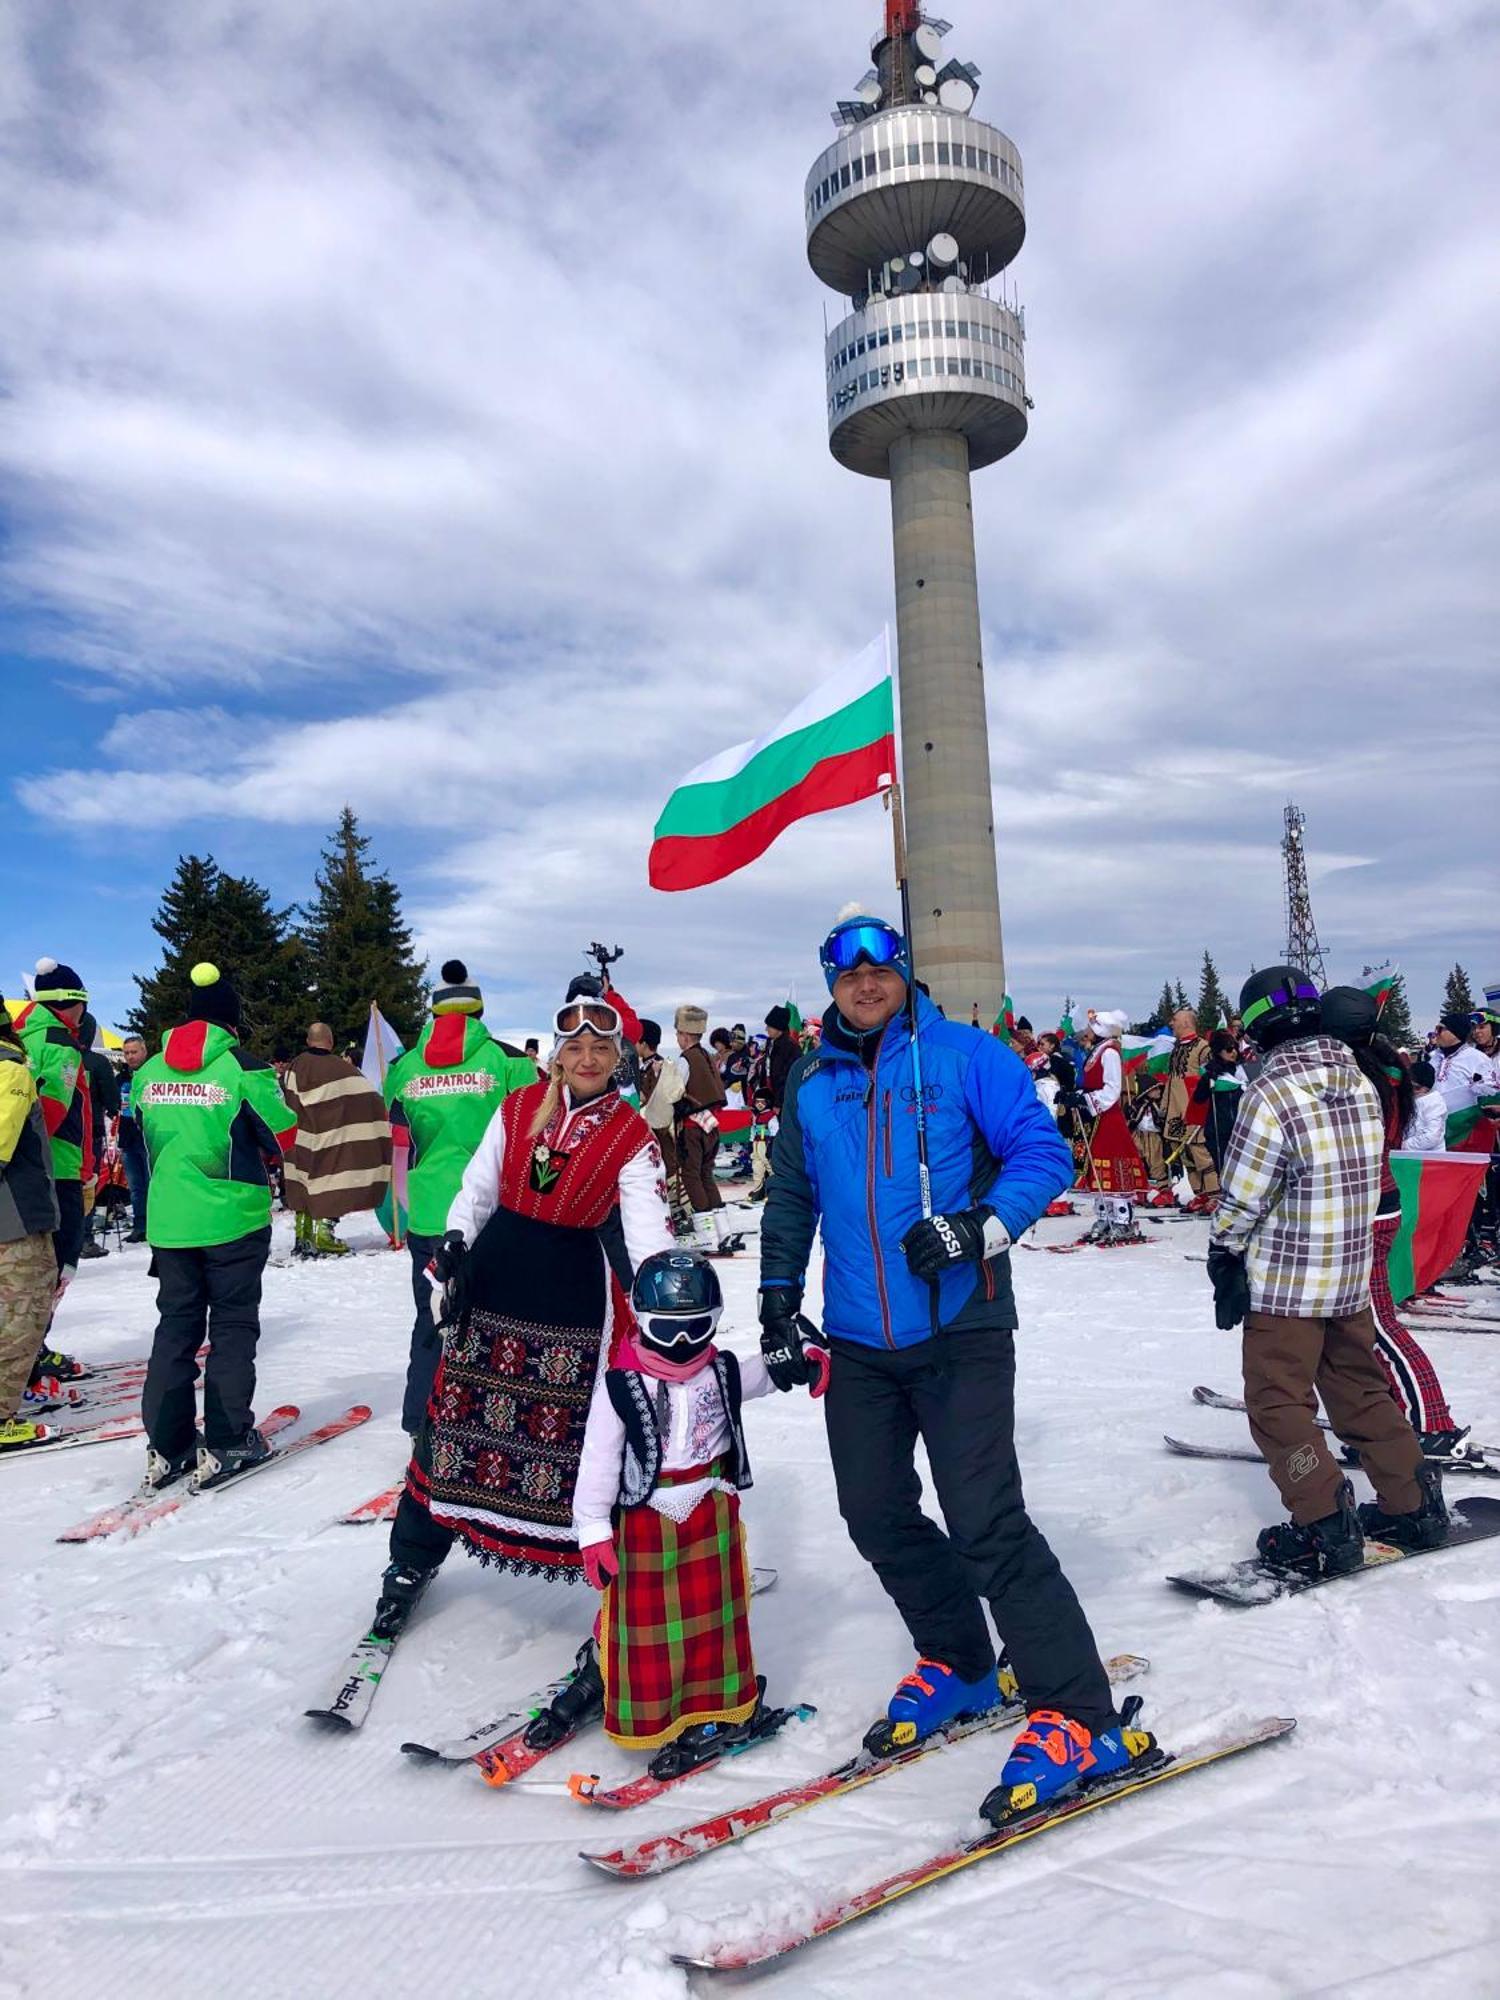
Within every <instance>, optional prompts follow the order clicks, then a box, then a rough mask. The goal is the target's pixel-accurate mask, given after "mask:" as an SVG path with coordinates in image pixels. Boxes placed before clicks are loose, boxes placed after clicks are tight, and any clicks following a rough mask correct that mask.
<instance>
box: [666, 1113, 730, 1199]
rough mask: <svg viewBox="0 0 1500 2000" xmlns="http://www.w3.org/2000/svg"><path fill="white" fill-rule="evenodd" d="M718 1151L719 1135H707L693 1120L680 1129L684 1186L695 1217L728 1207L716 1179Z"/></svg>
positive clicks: (710, 1133)
mask: <svg viewBox="0 0 1500 2000" xmlns="http://www.w3.org/2000/svg"><path fill="white" fill-rule="evenodd" d="M718 1150H719V1135H718V1133H717V1132H705V1131H704V1129H703V1127H702V1126H701V1125H694V1124H693V1123H692V1122H691V1120H689V1121H688V1123H686V1124H684V1125H679V1126H678V1128H677V1158H678V1160H679V1161H680V1162H681V1164H682V1184H683V1186H684V1187H685V1188H686V1189H687V1197H688V1200H689V1201H690V1202H691V1203H692V1204H693V1213H694V1215H707V1214H708V1212H709V1211H710V1210H711V1209H715V1208H722V1207H723V1206H724V1197H723V1195H721V1194H720V1193H719V1183H718V1182H717V1181H716V1180H715V1179H714V1155H715V1153H717V1152H718Z"/></svg>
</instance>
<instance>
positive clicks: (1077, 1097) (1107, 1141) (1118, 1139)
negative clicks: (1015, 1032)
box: [1060, 1012, 1146, 1243]
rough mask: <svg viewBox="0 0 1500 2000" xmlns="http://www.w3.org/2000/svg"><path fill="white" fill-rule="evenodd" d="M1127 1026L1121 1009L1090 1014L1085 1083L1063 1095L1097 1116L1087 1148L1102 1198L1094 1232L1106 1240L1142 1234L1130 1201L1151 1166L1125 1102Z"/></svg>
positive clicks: (1092, 1181) (1069, 1104)
mask: <svg viewBox="0 0 1500 2000" xmlns="http://www.w3.org/2000/svg"><path fill="white" fill-rule="evenodd" d="M1127 1025H1128V1021H1127V1017H1126V1016H1125V1015H1124V1014H1121V1013H1112V1012H1104V1013H1099V1012H1095V1013H1093V1014H1091V1015H1090V1016H1089V1030H1090V1032H1091V1033H1092V1035H1093V1038H1094V1041H1093V1047H1092V1048H1091V1049H1090V1051H1089V1058H1088V1061H1087V1062H1086V1063H1085V1065H1084V1070H1083V1080H1082V1088H1081V1089H1078V1090H1068V1091H1065V1092H1063V1094H1062V1097H1061V1100H1060V1101H1061V1102H1062V1104H1064V1105H1065V1106H1066V1108H1067V1109H1068V1110H1070V1111H1074V1112H1076V1113H1078V1115H1079V1116H1080V1117H1088V1118H1091V1119H1092V1120H1093V1128H1092V1130H1091V1131H1090V1133H1089V1138H1088V1146H1087V1149H1086V1158H1087V1162H1088V1165H1087V1172H1088V1174H1089V1179H1088V1180H1087V1181H1086V1182H1085V1183H1084V1185H1085V1186H1088V1187H1091V1188H1092V1189H1093V1191H1094V1195H1095V1197H1096V1199H1095V1202H1094V1226H1093V1228H1092V1229H1091V1230H1090V1231H1089V1237H1090V1239H1092V1240H1093V1241H1095V1242H1100V1243H1112V1242H1124V1241H1127V1240H1129V1239H1132V1238H1133V1237H1134V1236H1135V1235H1136V1234H1137V1233H1138V1232H1137V1230H1136V1228H1135V1224H1134V1222H1133V1220H1132V1218H1131V1212H1130V1202H1131V1197H1132V1195H1136V1194H1143V1193H1144V1192H1145V1189H1146V1170H1145V1168H1144V1167H1143V1166H1142V1165H1141V1156H1140V1154H1139V1153H1138V1152H1137V1151H1136V1145H1135V1140H1134V1139H1133V1138H1132V1137H1131V1135H1130V1126H1129V1123H1128V1122H1127V1120H1126V1117H1125V1111H1124V1107H1123V1105H1122V1103H1121V1098H1122V1096H1123V1094H1124V1089H1125V1066H1124V1063H1123V1061H1122V1060H1121V1056H1120V1037H1121V1035H1123V1034H1124V1032H1125V1029H1126V1027H1127Z"/></svg>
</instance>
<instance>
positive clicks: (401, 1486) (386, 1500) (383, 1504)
mask: <svg viewBox="0 0 1500 2000" xmlns="http://www.w3.org/2000/svg"><path fill="white" fill-rule="evenodd" d="M405 1490H406V1481H405V1480H404V1479H398V1480H397V1481H396V1483H395V1485H394V1486H387V1487H386V1488H385V1490H384V1491H383V1492H380V1493H372V1494H371V1495H370V1497H369V1499H368V1500H362V1501H361V1502H360V1504H359V1505H358V1506H357V1507H351V1508H350V1509H349V1511H348V1513H347V1514H340V1515H339V1518H338V1525H339V1526H340V1527H341V1528H363V1527H365V1526H366V1525H367V1524H368V1523H369V1522H371V1521H394V1520H395V1518H396V1509H397V1508H398V1507H399V1506H400V1505H401V1495H402V1494H403V1493H404V1492H405Z"/></svg>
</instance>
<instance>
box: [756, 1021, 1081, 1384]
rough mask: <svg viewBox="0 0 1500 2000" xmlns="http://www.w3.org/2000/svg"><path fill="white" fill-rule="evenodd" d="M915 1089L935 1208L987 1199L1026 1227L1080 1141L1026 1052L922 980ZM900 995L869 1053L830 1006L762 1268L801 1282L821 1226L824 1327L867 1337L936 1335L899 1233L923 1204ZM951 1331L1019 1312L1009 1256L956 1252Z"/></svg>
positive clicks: (788, 1112) (799, 1084)
mask: <svg viewBox="0 0 1500 2000" xmlns="http://www.w3.org/2000/svg"><path fill="white" fill-rule="evenodd" d="M917 1033H918V1036H919V1037H920V1045H921V1046H920V1054H921V1067H922V1101H923V1104H924V1106H925V1108H926V1124H927V1156H928V1164H929V1167H930V1169H931V1175H932V1205H933V1209H934V1211H935V1212H939V1213H940V1212H942V1211H943V1210H945V1209H946V1210H952V1209H963V1208H972V1207H973V1206H974V1205H975V1204H976V1203H979V1202H986V1203H988V1205H989V1206H990V1207H991V1208H992V1209H994V1211H995V1213H996V1215H998V1216H999V1218H1000V1220H1001V1221H1002V1222H1003V1223H1004V1224H1005V1226H1006V1228H1007V1229H1008V1230H1009V1231H1010V1234H1011V1237H1012V1238H1013V1239H1014V1238H1016V1237H1018V1236H1019V1235H1020V1234H1021V1232H1022V1231H1023V1230H1025V1229H1029V1228H1030V1227H1031V1225H1032V1223H1033V1222H1035V1221H1036V1219H1037V1217H1038V1216H1039V1215H1040V1214H1041V1212H1042V1210H1043V1209H1044V1208H1045V1207H1046V1206H1047V1204H1048V1202H1049V1201H1052V1200H1054V1199H1055V1198H1056V1197H1057V1196H1058V1195H1059V1194H1061V1193H1062V1191H1063V1189H1064V1188H1065V1187H1067V1186H1068V1185H1069V1183H1070V1182H1071V1181H1072V1178H1073V1156H1072V1154H1071V1152H1070V1151H1069V1149H1068V1146H1067V1143H1066V1142H1065V1140H1064V1139H1063V1137H1062V1135H1061V1134H1060V1133H1059V1131H1058V1129H1057V1127H1056V1125H1054V1124H1053V1122H1052V1120H1051V1119H1050V1118H1049V1117H1048V1115H1047V1112H1046V1110H1045V1108H1044V1106H1043V1105H1042V1103H1041V1100H1040V1099H1039V1098H1038V1097H1037V1094H1036V1091H1035V1089H1034V1088H1033V1087H1032V1081H1031V1074H1030V1072H1029V1071H1028V1069H1027V1068H1026V1065H1025V1064H1024V1063H1023V1062H1022V1061H1021V1060H1020V1058H1019V1057H1018V1056H1016V1055H1014V1054H1013V1053H1012V1052H1011V1050H1010V1049H1008V1048H1006V1047H1005V1045H1004V1044H1003V1043H1002V1042H1000V1041H999V1040H997V1039H996V1038H995V1037H994V1036H992V1035H986V1034H984V1033H982V1032H981V1031H980V1030H979V1029H977V1028H969V1027H961V1026H959V1025H958V1024H957V1023H955V1022H952V1021H946V1020H944V1018H943V1016H942V1015H941V1014H940V1013H939V1012H938V1010H937V1008H936V1007H935V1006H934V1005H933V1004H932V1002H931V1001H930V1000H928V999H927V998H926V997H925V996H924V995H921V994H919V995H918V996H917ZM912 1077H913V1073H912V1049H911V1030H910V1024H909V1021H908V1017H907V1014H906V1011H905V1009H903V1010H902V1012H901V1013H900V1014H898V1015H897V1016H896V1018H895V1019H894V1020H893V1021H890V1022H888V1023H887V1025H886V1028H885V1031H884V1033H883V1034H882V1035H881V1037H880V1041H879V1046H878V1049H877V1051H876V1053H875V1058H874V1063H873V1067H872V1068H870V1069H867V1068H866V1067H865V1064H864V1062H863V1061H862V1059H861V1055H860V1049H859V1044H858V1042H857V1041H856V1040H855V1039H854V1038H853V1036H852V1035H850V1034H849V1031H848V1030H847V1029H845V1028H844V1026H843V1023H842V1022H841V1020H840V1019H839V1017H838V1016H837V1015H836V1014H835V1013H834V1012H833V1010H831V1009H830V1011H829V1013H828V1016H827V1018H826V1021H825V1025H824V1030H823V1042H822V1046H821V1047H820V1048H818V1049H816V1050H813V1051H811V1052H810V1053H809V1054H807V1055H804V1056H802V1057H801V1058H800V1059H799V1060H798V1062H797V1063H796V1065H795V1067H794V1068H793V1070H792V1072H791V1075H790V1077H789V1079H788V1082H787V1092H786V1099H785V1102H784V1104H783V1106H782V1112H781V1130H780V1131H779V1132H778V1134H777V1136H776V1145H775V1150H774V1152H773V1154H772V1179H771V1192H770V1197H769V1199H768V1201H767V1204H766V1213H765V1221H764V1223H763V1225H762V1228H761V1264H760V1275H761V1283H762V1284H763V1285H766V1284H774V1283H776V1282H778V1281H780V1282H782V1283H791V1284H801V1283H802V1281H803V1276H804V1273H805V1272H806V1269H807V1260H808V1256H809V1254H810V1252H811V1250H812V1244H813V1236H814V1233H815V1231H816V1230H817V1229H818V1227H819V1225H820V1224H821V1227H822V1232H823V1255H824V1259H825V1268H824V1273H823V1327H824V1331H825V1332H827V1333H829V1334H831V1335H833V1336H834V1337H835V1338H837V1339H839V1340H847V1341H852V1342H855V1343H856V1344H858V1345H859V1346H862V1347H913V1346H915V1345H916V1344H917V1343H918V1342H919V1341H923V1340H929V1339H930V1338H931V1337H932V1331H933V1325H932V1291H931V1287H930V1286H929V1285H927V1284H926V1283H924V1282H922V1281H921V1280H919V1279H917V1278H914V1277H913V1276H912V1274H911V1272H910V1270H909V1269H908V1268H907V1263H906V1259H905V1257H904V1256H903V1255H902V1253H901V1250H900V1248H899V1244H900V1240H901V1238H902V1237H903V1236H904V1235H905V1233H906V1231H907V1230H908V1229H910V1227H911V1226H912V1224H913V1223H914V1222H917V1221H919V1220H920V1219H921V1214H922V1204H921V1196H920V1191H919V1186H918V1177H917V1121H916V1115H915V1113H916V1092H915V1089H914V1087H913V1080H912ZM938 1319H939V1324H940V1327H941V1330H942V1331H944V1332H951V1331H957V1332H964V1331H967V1330H968V1329H970V1328H974V1327H992V1328H997V1329H998V1328H1009V1327H1014V1326H1015V1324H1016V1305H1015V1296H1014V1293H1013V1292H1012V1289H1011V1279H1010V1256H1009V1253H1008V1252H1002V1253H1001V1254H1000V1255H999V1256H998V1257H991V1258H989V1259H988V1260H987V1261H986V1262H985V1263H983V1264H969V1263H966V1264H962V1265H959V1266H958V1267H957V1268H956V1269H954V1270H952V1271H949V1272H947V1273H945V1274H944V1276H943V1277H942V1278H941V1279H940V1281H939V1293H938Z"/></svg>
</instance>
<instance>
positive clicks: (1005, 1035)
mask: <svg viewBox="0 0 1500 2000" xmlns="http://www.w3.org/2000/svg"><path fill="white" fill-rule="evenodd" d="M990 1033H991V1034H992V1035H998V1036H999V1037H1000V1039H1001V1041H1002V1042H1013V1041H1014V1040H1015V1039H1016V1003H1015V1001H1014V1000H1012V999H1011V997H1010V995H1009V994H1008V993H1007V994H1005V995H1004V996H1003V998H1002V999H1001V1002H1000V1012H999V1013H998V1014H997V1015H996V1016H995V1025H994V1027H993V1028H991V1029H990Z"/></svg>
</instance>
